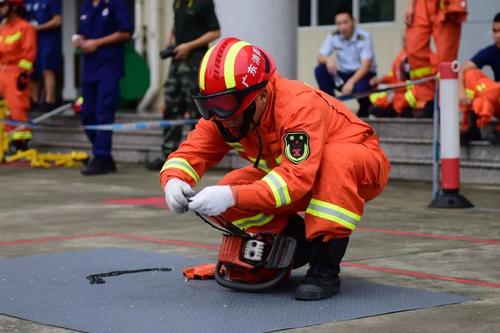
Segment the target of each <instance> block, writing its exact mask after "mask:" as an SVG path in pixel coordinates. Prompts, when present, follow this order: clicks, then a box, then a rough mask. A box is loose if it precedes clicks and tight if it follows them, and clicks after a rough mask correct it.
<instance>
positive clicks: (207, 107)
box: [193, 81, 268, 119]
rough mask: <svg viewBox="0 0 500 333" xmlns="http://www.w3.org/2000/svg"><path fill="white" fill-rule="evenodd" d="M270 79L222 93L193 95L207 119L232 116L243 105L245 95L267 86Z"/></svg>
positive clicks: (201, 112)
mask: <svg viewBox="0 0 500 333" xmlns="http://www.w3.org/2000/svg"><path fill="white" fill-rule="evenodd" d="M267 82H268V81H264V82H261V83H259V84H256V85H254V86H251V87H249V88H246V89H244V90H236V89H232V90H228V91H224V92H221V93H216V94H211V95H202V94H197V95H194V96H193V99H194V102H195V104H196V106H197V107H198V111H199V112H200V114H201V116H202V117H203V118H205V119H210V118H212V117H214V116H217V117H219V118H221V119H227V118H230V117H231V116H232V115H234V114H235V112H236V111H238V109H239V108H240V107H241V103H242V102H243V99H244V98H245V96H247V95H248V94H249V93H251V92H253V91H256V90H259V89H261V88H263V87H265V86H266V84H267Z"/></svg>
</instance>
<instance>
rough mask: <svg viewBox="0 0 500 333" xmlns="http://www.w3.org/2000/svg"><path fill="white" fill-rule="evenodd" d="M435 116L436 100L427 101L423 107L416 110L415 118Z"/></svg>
mask: <svg viewBox="0 0 500 333" xmlns="http://www.w3.org/2000/svg"><path fill="white" fill-rule="evenodd" d="M433 116H434V100H431V101H427V102H426V103H425V106H424V107H423V108H422V109H418V110H416V111H415V118H432V117H433Z"/></svg>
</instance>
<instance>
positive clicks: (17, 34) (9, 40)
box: [5, 31, 23, 44]
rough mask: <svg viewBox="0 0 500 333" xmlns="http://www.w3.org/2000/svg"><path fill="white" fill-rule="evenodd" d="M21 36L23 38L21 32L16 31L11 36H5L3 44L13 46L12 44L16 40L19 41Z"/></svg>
mask: <svg viewBox="0 0 500 333" xmlns="http://www.w3.org/2000/svg"><path fill="white" fill-rule="evenodd" d="M22 36H23V34H22V33H21V31H18V32H15V33H13V34H12V35H9V36H6V37H5V44H13V43H15V42H17V41H18V40H20V39H21V37H22Z"/></svg>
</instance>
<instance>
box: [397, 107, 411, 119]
mask: <svg viewBox="0 0 500 333" xmlns="http://www.w3.org/2000/svg"><path fill="white" fill-rule="evenodd" d="M400 117H401V118H413V117H414V115H413V109H412V108H404V109H403V111H402V112H401V115H400Z"/></svg>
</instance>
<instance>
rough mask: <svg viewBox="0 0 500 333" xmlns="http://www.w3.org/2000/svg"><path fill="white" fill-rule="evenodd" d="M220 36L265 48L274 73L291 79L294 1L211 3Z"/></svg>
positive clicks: (295, 21)
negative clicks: (273, 66) (215, 13)
mask: <svg viewBox="0 0 500 333" xmlns="http://www.w3.org/2000/svg"><path fill="white" fill-rule="evenodd" d="M214 2H215V6H216V12H217V16H218V18H219V22H220V24H221V31H222V37H229V36H235V37H238V38H240V39H243V40H246V41H248V42H250V43H252V44H255V45H258V46H261V47H263V48H264V49H266V50H267V51H268V52H269V53H270V54H271V55H272V57H273V58H274V60H275V61H276V64H277V67H278V70H279V71H280V72H281V73H283V74H284V75H285V76H287V77H291V78H295V77H296V70H297V52H296V50H297V26H298V1H297V0H251V1H249V0H215V1H214Z"/></svg>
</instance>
